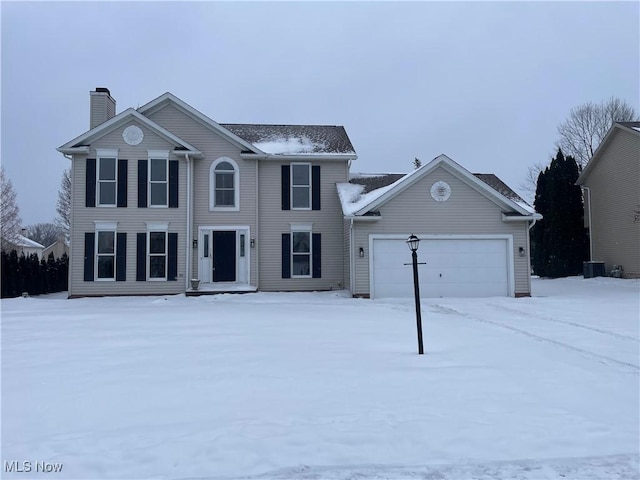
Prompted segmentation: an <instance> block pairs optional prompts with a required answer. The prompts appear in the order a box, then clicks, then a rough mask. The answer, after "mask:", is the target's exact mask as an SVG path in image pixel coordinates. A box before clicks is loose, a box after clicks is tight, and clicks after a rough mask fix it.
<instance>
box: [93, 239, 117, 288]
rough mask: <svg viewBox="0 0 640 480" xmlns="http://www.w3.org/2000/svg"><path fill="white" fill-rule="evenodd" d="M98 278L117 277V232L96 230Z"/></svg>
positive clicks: (110, 278) (111, 278)
mask: <svg viewBox="0 0 640 480" xmlns="http://www.w3.org/2000/svg"><path fill="white" fill-rule="evenodd" d="M96 233H97V234H96V244H97V245H96V272H97V275H96V278H97V279H98V280H115V278H116V232H115V231H113V230H111V231H98V232H96Z"/></svg>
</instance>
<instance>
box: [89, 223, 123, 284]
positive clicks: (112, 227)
mask: <svg viewBox="0 0 640 480" xmlns="http://www.w3.org/2000/svg"><path fill="white" fill-rule="evenodd" d="M94 223H95V225H96V230H95V237H96V238H95V247H94V252H95V254H94V257H95V258H94V259H93V271H94V275H93V279H94V280H95V281H96V282H115V281H116V276H117V272H116V268H117V264H116V252H117V251H118V232H117V231H116V226H117V222H96V221H94ZM100 232H113V253H112V254H108V253H103V254H100V253H99V252H98V236H99V234H100ZM106 256H113V278H99V277H98V258H99V257H106Z"/></svg>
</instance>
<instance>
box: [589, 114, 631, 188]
mask: <svg viewBox="0 0 640 480" xmlns="http://www.w3.org/2000/svg"><path fill="white" fill-rule="evenodd" d="M619 130H622V131H625V132H629V133H631V134H633V135H638V136H640V122H616V123H614V124H613V125H612V126H611V128H610V129H609V131H608V132H607V134H606V135H605V136H604V138H603V139H602V142H600V145H599V146H598V148H597V149H596V151H595V152H593V156H592V157H591V160H589V163H587V166H586V167H584V170H582V173H581V174H580V176H579V177H578V179H577V180H576V185H583V184H584V182H585V180H586V179H587V177H588V176H589V175H590V174H591V172H592V171H593V167H594V165H596V164H597V163H598V161H599V160H600V158H601V157H602V152H603V151H604V150H605V149H606V148H607V145H608V144H609V142H610V141H611V139H612V138H613V136H614V135H615V134H616V133H617V132H618V131H619Z"/></svg>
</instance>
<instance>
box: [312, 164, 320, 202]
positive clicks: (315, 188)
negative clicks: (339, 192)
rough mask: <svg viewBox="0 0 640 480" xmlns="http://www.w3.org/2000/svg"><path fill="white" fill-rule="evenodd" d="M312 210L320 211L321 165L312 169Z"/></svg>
mask: <svg viewBox="0 0 640 480" xmlns="http://www.w3.org/2000/svg"><path fill="white" fill-rule="evenodd" d="M311 209H312V210H320V165H314V166H312V167H311Z"/></svg>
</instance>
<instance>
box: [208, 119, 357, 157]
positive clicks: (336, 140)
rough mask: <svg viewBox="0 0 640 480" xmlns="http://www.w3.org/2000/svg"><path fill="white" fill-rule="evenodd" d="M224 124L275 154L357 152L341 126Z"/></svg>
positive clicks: (262, 148) (228, 128) (238, 134)
mask: <svg viewBox="0 0 640 480" xmlns="http://www.w3.org/2000/svg"><path fill="white" fill-rule="evenodd" d="M220 125H222V126H223V127H224V128H226V129H227V130H229V131H231V132H233V133H234V134H236V135H237V136H238V137H240V138H242V139H244V140H246V141H247V142H249V143H251V144H252V145H254V146H255V147H256V148H258V149H260V150H261V151H263V152H265V153H270V154H274V155H318V154H331V155H336V154H349V155H354V154H355V150H354V148H353V145H351V141H350V140H349V137H348V136H347V132H346V131H345V129H344V127H341V126H333V125H261V124H239V123H222V124H220Z"/></svg>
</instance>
